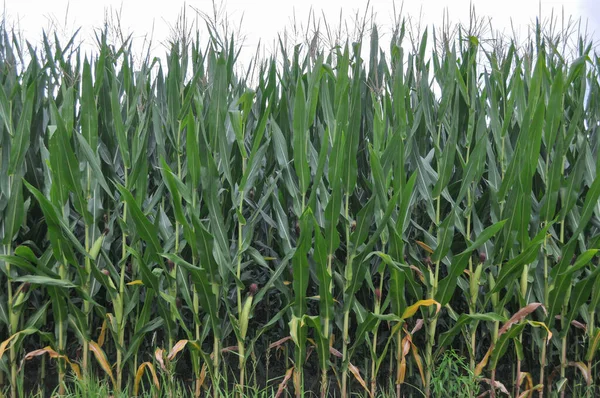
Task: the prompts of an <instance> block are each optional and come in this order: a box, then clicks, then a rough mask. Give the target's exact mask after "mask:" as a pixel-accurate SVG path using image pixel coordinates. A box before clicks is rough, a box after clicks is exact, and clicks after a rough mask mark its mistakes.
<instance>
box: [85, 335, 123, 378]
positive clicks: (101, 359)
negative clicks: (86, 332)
mask: <svg viewBox="0 0 600 398" xmlns="http://www.w3.org/2000/svg"><path fill="white" fill-rule="evenodd" d="M90 350H92V352H93V353H94V356H95V357H96V360H97V361H98V363H99V364H100V367H101V368H102V370H104V372H105V373H106V374H107V375H108V377H110V381H111V382H112V384H113V386H116V385H117V383H116V381H115V378H114V376H113V372H112V368H111V366H110V364H109V363H108V358H106V354H105V353H104V351H103V350H102V348H100V346H99V345H98V343H96V342H95V341H90Z"/></svg>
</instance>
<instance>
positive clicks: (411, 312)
mask: <svg viewBox="0 0 600 398" xmlns="http://www.w3.org/2000/svg"><path fill="white" fill-rule="evenodd" d="M432 305H435V306H436V307H437V310H436V311H435V313H436V314H437V313H438V312H440V309H441V308H442V305H441V304H440V303H438V302H437V301H435V300H434V299H427V300H419V301H417V302H416V303H414V304H413V305H411V306H410V307H408V308H407V309H405V310H404V313H403V314H402V319H407V318H410V317H411V316H413V315H414V314H415V313H416V312H417V310H418V309H419V308H420V307H424V306H425V307H429V306H432Z"/></svg>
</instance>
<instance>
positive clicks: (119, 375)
mask: <svg viewBox="0 0 600 398" xmlns="http://www.w3.org/2000/svg"><path fill="white" fill-rule="evenodd" d="M124 175H125V187H127V167H125V171H124ZM123 224H127V203H126V202H125V201H124V202H123ZM126 259H127V232H126V231H125V230H124V231H123V238H122V243H121V275H120V280H119V302H118V303H117V305H118V306H119V310H120V311H119V313H120V314H121V315H120V318H121V319H117V323H118V328H119V330H118V339H119V345H120V346H121V348H122V347H124V346H125V316H124V315H123V310H124V303H125V270H126V269H127V265H126V264H125V260H126ZM121 348H117V369H116V370H117V386H116V389H117V391H121V387H122V385H123V372H122V361H123V352H122V351H121Z"/></svg>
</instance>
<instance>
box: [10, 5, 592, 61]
mask: <svg viewBox="0 0 600 398" xmlns="http://www.w3.org/2000/svg"><path fill="white" fill-rule="evenodd" d="M470 3H472V4H474V6H475V10H476V12H477V14H478V15H479V16H490V17H491V18H492V23H493V25H494V27H495V28H496V29H500V30H504V31H505V32H506V33H510V32H511V20H512V23H513V26H515V27H518V28H519V27H520V31H521V34H523V35H525V34H526V32H527V26H528V25H529V24H530V23H531V22H532V21H534V20H535V18H536V16H538V15H539V13H540V10H541V15H542V17H543V18H546V17H548V16H549V15H551V13H552V12H553V11H554V15H555V16H557V17H558V18H559V22H560V18H561V15H562V13H563V11H564V14H565V16H566V17H569V16H572V17H573V18H574V19H578V18H582V23H583V24H584V25H585V24H586V23H587V30H588V32H589V33H594V37H595V38H596V40H597V41H600V40H599V39H600V0H561V1H558V0H552V1H551V0H541V1H538V0H493V1H492V0H471V1H469V0H409V1H406V2H405V4H404V6H403V11H404V15H410V16H412V17H413V18H415V19H417V18H419V16H421V19H422V21H423V23H426V24H436V25H438V26H439V25H440V23H441V21H442V17H443V15H444V11H445V10H447V12H448V14H449V17H450V20H451V21H452V22H457V21H468V15H469V4H470ZM366 4H367V2H366V1H364V0H325V1H323V0H321V1H312V0H302V1H295V0H294V1H285V0H256V1H251V0H229V1H226V3H225V6H224V11H225V13H226V14H227V15H228V16H229V19H230V20H231V21H233V22H236V23H237V22H239V20H240V18H241V17H242V16H243V22H242V25H241V26H242V32H243V34H244V35H245V37H246V41H245V45H246V48H247V49H248V50H247V51H248V52H252V51H251V50H250V49H253V48H255V47H256V44H257V43H258V41H259V39H262V43H264V44H266V45H267V47H270V46H271V44H272V43H273V39H274V38H276V35H277V33H278V32H282V31H283V29H284V28H286V27H290V26H291V20H292V16H293V15H294V14H295V15H296V19H297V20H298V21H301V22H304V23H305V22H306V21H307V18H308V13H309V11H310V9H311V8H312V9H314V10H315V11H316V13H317V16H318V17H320V16H322V15H324V16H325V18H326V19H327V20H328V21H329V22H331V23H334V24H335V23H336V22H337V21H338V20H339V16H340V10H341V9H342V6H343V14H344V16H346V17H351V16H352V15H353V14H354V13H355V12H356V11H357V10H362V11H364V9H365V6H366ZM400 4H401V1H399V0H398V1H396V9H397V10H399V9H400ZM184 6H185V7H186V8H187V10H188V11H187V13H188V16H193V15H194V13H195V12H194V9H199V10H201V11H203V12H206V13H212V1H211V0H188V1H185V2H184V1H182V0H169V1H165V0H159V1H155V0H96V1H88V0H79V1H71V2H69V1H67V0H54V1H52V0H5V4H4V7H5V10H4V11H5V16H6V19H7V22H8V24H10V25H14V24H17V26H18V27H19V29H20V30H21V31H23V32H24V34H25V37H26V38H27V39H28V40H30V41H32V42H34V43H36V42H39V37H40V35H41V31H42V29H48V28H49V27H50V26H55V27H56V26H58V29H59V31H61V32H59V33H61V34H63V35H64V36H63V37H66V36H67V35H69V34H70V33H72V32H74V31H75V29H76V28H79V27H81V28H82V30H81V33H80V36H79V38H80V39H82V40H89V39H90V38H92V37H93V36H92V35H93V28H97V27H100V26H102V24H103V21H104V19H105V14H106V12H107V10H110V9H112V10H119V9H121V24H122V26H123V27H124V28H125V29H124V30H125V33H133V34H134V37H135V38H136V40H137V41H138V43H137V44H138V45H139V44H140V42H142V41H143V40H141V39H140V38H141V37H144V35H146V34H148V33H149V32H151V31H152V30H153V32H154V34H153V38H154V41H155V43H160V42H164V40H165V39H166V38H168V36H169V32H170V27H171V26H173V25H174V24H175V22H176V21H177V16H178V15H179V14H180V13H181V10H182V9H183V8H184ZM370 8H371V9H372V10H373V12H374V13H375V14H376V20H377V22H378V23H379V24H380V25H382V29H381V30H380V31H381V32H382V33H385V31H386V30H385V27H386V26H387V27H388V28H389V26H391V21H392V20H393V2H392V1H391V0H371V2H370ZM67 11H68V12H67ZM582 26H583V25H582ZM54 30H55V29H54ZM388 31H389V29H388ZM90 41H91V40H90ZM155 51H158V52H159V54H154V55H161V54H162V53H163V52H164V50H163V49H161V48H160V47H159V46H158V45H157V46H155Z"/></svg>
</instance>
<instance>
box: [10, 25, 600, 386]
mask: <svg viewBox="0 0 600 398" xmlns="http://www.w3.org/2000/svg"><path fill="white" fill-rule="evenodd" d="M405 26H406V25H405V24H398V26H397V28H396V29H395V30H394V32H393V35H392V36H391V38H390V39H389V40H388V42H387V43H386V47H385V48H386V51H384V50H383V49H382V47H380V42H379V35H378V31H377V29H376V27H375V26H373V27H372V28H371V29H370V30H369V33H368V34H367V33H365V34H364V36H366V37H367V39H366V40H365V42H362V40H360V39H359V40H357V41H355V42H349V39H343V40H341V41H340V43H339V45H337V46H334V47H332V48H329V47H327V46H326V45H325V44H324V42H323V41H321V40H319V36H318V33H315V36H314V37H315V39H314V40H311V41H310V43H309V45H308V46H302V45H298V46H295V47H293V48H291V49H290V48H287V47H286V46H285V45H284V44H283V43H281V45H280V48H279V49H278V55H277V56H273V57H272V58H268V59H264V60H259V59H255V60H254V61H253V63H251V64H250V67H249V68H248V69H247V71H246V70H244V69H243V70H242V72H240V70H239V69H240V68H238V67H237V65H238V63H239V61H238V60H237V57H238V54H239V53H238V49H237V48H236V46H235V43H234V41H233V39H232V38H229V37H223V36H222V35H221V36H220V35H219V34H217V32H216V31H214V30H213V31H212V33H213V36H212V37H211V40H210V43H209V44H208V46H206V47H204V46H201V45H200V40H199V38H196V39H195V40H189V36H187V35H183V36H182V37H181V38H180V40H179V41H177V42H174V43H172V45H171V49H170V52H169V53H168V54H167V56H166V58H165V60H164V61H163V62H161V60H159V59H151V58H150V57H148V58H146V59H145V60H142V61H140V62H135V63H134V62H133V56H132V50H131V43H130V42H129V41H126V42H125V43H124V44H123V45H122V46H115V45H113V44H111V43H110V42H109V41H108V40H107V35H106V32H100V33H98V36H97V43H98V51H97V53H96V54H95V55H93V56H92V57H91V58H90V57H88V56H85V55H84V54H82V52H81V51H80V49H79V48H78V47H77V46H76V45H75V41H74V39H72V40H71V41H69V43H67V44H66V45H61V44H60V43H59V41H58V39H52V40H50V39H48V38H47V37H44V41H43V45H42V46H41V48H40V49H34V48H32V47H31V46H27V48H25V47H26V46H22V43H21V42H19V40H16V39H15V38H14V37H13V36H11V34H10V33H9V32H7V31H6V30H4V31H2V32H1V35H0V39H1V40H0V121H1V122H0V167H1V170H2V172H1V173H0V239H1V240H2V253H1V254H2V255H1V256H0V268H1V270H2V273H1V278H0V285H1V286H2V289H1V292H0V325H1V326H0V334H1V336H2V337H1V338H0V340H2V341H3V343H2V344H1V345H0V357H1V358H2V360H1V362H0V368H1V370H2V378H3V382H4V385H5V386H7V387H8V388H9V389H10V391H11V395H12V396H13V397H15V396H16V395H17V393H18V392H19V390H22V391H25V390H27V391H36V390H38V389H39V390H40V391H51V390H53V389H54V388H56V387H57V386H58V389H57V391H58V392H59V393H63V392H64V391H65V390H66V389H67V388H68V386H69V385H70V383H72V381H71V380H70V379H69V378H66V377H65V376H66V375H68V374H69V373H72V374H74V375H75V377H77V378H83V379H86V378H88V377H90V376H91V375H94V377H95V378H98V377H99V378H102V379H105V380H107V381H108V382H109V383H110V387H111V389H113V390H114V391H116V392H119V391H128V392H129V394H130V395H137V393H138V391H142V390H144V391H153V392H154V393H156V394H158V392H159V390H162V391H163V392H165V391H168V386H174V385H180V386H182V385H183V386H184V387H183V388H185V389H186V390H187V391H188V392H189V393H190V394H192V395H196V396H199V395H204V394H206V395H214V396H219V395H220V394H225V393H227V392H236V391H237V393H239V394H248V395H250V396H252V394H253V393H255V392H256V391H258V390H261V391H270V392H271V393H273V394H274V393H278V394H282V393H292V394H296V396H301V395H302V394H303V392H308V391H312V392H314V393H319V392H320V394H321V395H322V396H326V395H327V394H336V395H341V396H342V397H346V396H349V394H350V392H353V393H359V394H364V395H365V396H366V395H371V396H374V395H376V394H378V393H379V392H381V391H385V392H386V393H390V394H397V396H405V395H410V396H420V395H421V393H420V391H422V392H423V393H424V394H426V395H427V396H429V395H434V396H435V395H436V394H437V393H436V392H438V391H440V388H442V389H443V387H444V381H443V380H448V383H451V382H457V380H463V379H464V380H465V381H464V384H463V382H461V385H463V387H464V386H466V385H468V386H469V392H468V394H472V395H475V394H479V393H481V392H483V391H488V390H490V391H489V393H490V395H491V396H494V395H496V394H503V392H502V391H505V390H511V391H510V393H511V394H514V396H519V395H521V394H522V393H525V395H527V394H530V393H532V392H533V391H536V394H537V391H539V394H540V396H542V395H545V394H546V393H550V392H552V393H553V394H557V393H562V394H565V392H566V393H568V394H574V391H575V389H578V390H577V391H579V392H582V391H586V393H587V394H590V396H593V394H594V391H596V393H597V390H594V388H597V385H598V384H599V379H598V376H597V374H598V371H597V359H596V353H597V351H598V349H599V346H600V344H599V343H600V328H596V326H597V325H598V320H597V317H596V315H595V314H596V310H597V309H598V308H599V304H600V283H599V282H600V281H599V280H598V278H599V275H600V268H599V267H598V261H597V258H598V257H597V256H596V254H597V251H598V249H599V248H600V240H599V236H600V234H599V232H600V201H599V195H600V178H597V177H598V175H599V173H600V157H599V156H598V151H599V146H600V134H599V133H598V130H599V125H600V104H599V99H600V84H599V72H600V59H599V58H598V56H597V55H596V54H595V53H594V52H593V50H592V44H591V43H588V42H586V41H585V40H584V39H579V40H577V41H576V42H574V43H571V42H569V41H568V40H571V38H569V39H567V38H565V37H564V35H561V34H558V35H556V36H552V35H549V34H544V32H543V31H542V29H541V27H540V26H539V25H538V26H537V27H536V28H537V30H535V32H534V33H533V34H532V36H531V38H530V39H528V40H527V41H526V42H524V43H516V42H515V41H510V40H505V41H503V42H502V41H499V40H498V39H494V40H489V39H492V38H493V37H491V34H490V37H486V36H485V34H486V33H485V32H484V33H481V31H478V30H476V29H472V30H468V29H464V28H460V27H459V29H458V34H457V35H455V36H452V35H446V34H442V35H438V36H437V37H436V36H435V35H432V34H431V33H429V34H428V32H427V31H425V33H423V34H422V35H420V36H419V37H420V39H419V40H418V42H417V41H413V43H412V46H406V43H407V40H405V33H406V30H405ZM363 28H364V26H363ZM361 32H362V31H361ZM443 33H444V32H443ZM360 36H361V37H362V33H361V35H360ZM439 36H441V37H439ZM432 37H433V39H432ZM366 43H368V46H369V48H368V49H367V50H368V51H363V46H365V45H367V44H366ZM428 43H429V45H428ZM569 44H571V45H570V46H569ZM566 49H570V50H572V53H570V54H566ZM363 53H364V54H368V57H366V58H367V60H366V62H365V60H363V59H361V54H363ZM251 76H254V78H252V77H251ZM4 289H6V290H4ZM453 358H454V359H453ZM456 358H458V359H456ZM461 358H464V359H465V360H464V363H463V362H461V361H462V359H461ZM457 361H458V362H457ZM459 363H461V364H463V365H464V366H458V365H457V364H459ZM23 378H26V379H27V380H28V383H27V384H28V385H26V386H24V387H23V382H22V380H23ZM453 378H454V380H453ZM390 380H391V382H390ZM31 381H37V382H35V383H32V382H31ZM581 385H583V387H581ZM578 386H579V387H578ZM265 388H266V390H265ZM447 388H448V389H450V388H452V386H451V385H449V384H448V385H447ZM464 388H466V387H464ZM286 391H287V392H286ZM462 391H463V392H464V391H466V390H464V389H463V390H462ZM237 393H236V394H237Z"/></svg>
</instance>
